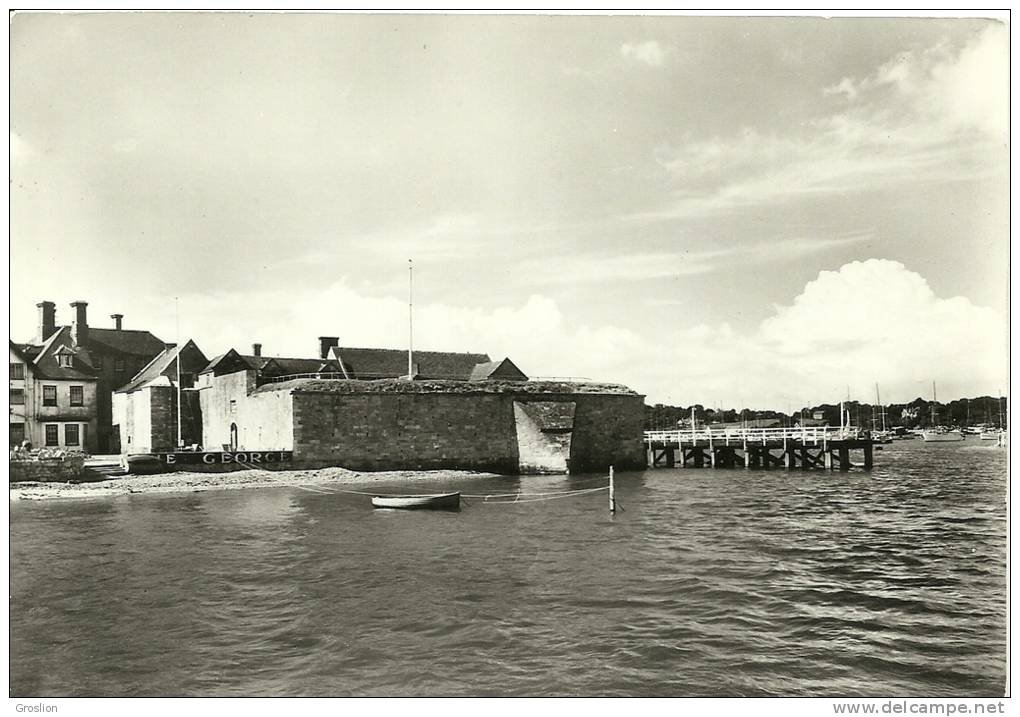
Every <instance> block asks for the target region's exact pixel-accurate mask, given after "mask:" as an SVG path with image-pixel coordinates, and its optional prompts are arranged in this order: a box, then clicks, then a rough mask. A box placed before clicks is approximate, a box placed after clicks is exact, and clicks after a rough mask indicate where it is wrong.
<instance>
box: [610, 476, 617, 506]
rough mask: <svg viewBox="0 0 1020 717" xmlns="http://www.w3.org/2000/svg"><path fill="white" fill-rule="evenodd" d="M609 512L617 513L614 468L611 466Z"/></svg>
mask: <svg viewBox="0 0 1020 717" xmlns="http://www.w3.org/2000/svg"><path fill="white" fill-rule="evenodd" d="M609 512H610V513H615V512H616V486H614V485H613V467H612V466H609Z"/></svg>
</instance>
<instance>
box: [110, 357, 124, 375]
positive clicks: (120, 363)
mask: <svg viewBox="0 0 1020 717" xmlns="http://www.w3.org/2000/svg"><path fill="white" fill-rule="evenodd" d="M113 370H114V371H115V372H117V373H124V359H114V360H113Z"/></svg>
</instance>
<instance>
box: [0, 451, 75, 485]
mask: <svg viewBox="0 0 1020 717" xmlns="http://www.w3.org/2000/svg"><path fill="white" fill-rule="evenodd" d="M10 468H11V473H10V482H11V483H26V482H35V483H49V482H55V483H66V482H67V481H70V480H79V479H81V478H82V477H84V475H85V458H84V457H83V456H66V457H64V458H63V459H60V458H44V459H38V460H15V461H10Z"/></svg>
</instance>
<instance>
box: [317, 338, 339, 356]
mask: <svg viewBox="0 0 1020 717" xmlns="http://www.w3.org/2000/svg"><path fill="white" fill-rule="evenodd" d="M339 345H340V337H339V336H320V337H319V358H321V359H324V358H327V357H328V356H329V350H330V349H331V348H333V347H334V346H339Z"/></svg>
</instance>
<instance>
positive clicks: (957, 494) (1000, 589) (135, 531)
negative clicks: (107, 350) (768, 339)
mask: <svg viewBox="0 0 1020 717" xmlns="http://www.w3.org/2000/svg"><path fill="white" fill-rule="evenodd" d="M876 462H877V464H878V465H877V467H876V469H875V470H874V471H873V472H872V473H871V474H864V473H850V474H839V473H834V474H828V473H823V472H809V473H806V474H802V473H797V472H791V473H786V472H784V471H771V472H768V473H764V472H749V471H744V470H734V471H725V470H716V471H711V470H694V469H688V470H686V471H682V470H661V469H660V470H651V471H647V472H645V473H631V474H622V475H619V476H618V480H617V483H618V489H617V493H618V497H619V500H620V503H621V504H622V506H623V507H624V509H625V512H622V513H618V514H617V515H616V516H615V517H614V518H610V516H609V513H608V510H607V508H606V503H607V499H606V496H605V493H596V494H594V495H589V496H586V497H576V498H570V499H567V500H553V501H548V502H536V503H527V504H519V505H515V506H506V505H482V504H480V503H479V502H477V501H476V502H473V503H472V505H470V506H468V507H467V508H466V509H465V510H463V511H462V512H460V513H431V512H398V511H374V510H372V509H371V508H370V507H369V504H368V499H367V498H364V497H359V496H350V495H333V494H330V495H323V494H320V493H313V492H307V491H303V490H300V489H297V488H286V489H268V490H247V491H219V492H207V493H194V494H179V495H173V496H166V495H162V496H159V495H139V496H132V497H125V498H117V499H97V500H88V501H73V502H72V501H61V502H57V501H53V502H47V503H19V504H12V505H11V594H12V597H11V643H10V659H11V663H10V664H11V667H10V670H11V693H12V695H14V696H70V695H107V696H113V695H263V696H268V695H461V694H471V695H575V694H577V695H729V696H735V695H813V694H833V695H876V696H877V695H905V694H925V695H945V696H948V695H972V696H978V695H981V696H984V695H988V696H996V695H1001V694H1002V693H1003V690H1004V685H1005V679H1006V637H1005V635H1006V632H1005V630H1006V578H1005V570H1006V567H1005V562H1006V522H1005V520H1006V506H1005V503H1004V497H1005V493H1006V477H1005V463H1006V452H1005V451H1004V450H1001V449H995V448H991V447H989V446H988V445H987V444H981V443H980V442H979V441H977V440H968V441H967V442H966V443H965V444H962V445H961V444H955V445H954V444H947V445H940V446H936V445H923V444H921V443H920V442H913V443H902V444H896V445H892V446H887V447H886V448H885V450H883V451H882V452H880V453H876ZM590 485H592V477H591V476H580V477H573V478H569V479H568V478H566V477H543V478H523V479H516V478H505V479H498V480H496V481H494V482H492V483H486V482H479V481H477V480H474V481H464V482H461V483H459V484H457V487H460V488H462V489H463V490H464V491H465V492H471V493H478V492H483V491H490V490H492V491H499V490H505V489H516V488H517V487H523V488H524V489H525V490H528V491H532V490H534V491H540V490H545V489H550V490H551V489H561V488H563V487H564V486H577V487H587V486H590Z"/></svg>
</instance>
